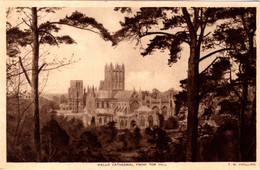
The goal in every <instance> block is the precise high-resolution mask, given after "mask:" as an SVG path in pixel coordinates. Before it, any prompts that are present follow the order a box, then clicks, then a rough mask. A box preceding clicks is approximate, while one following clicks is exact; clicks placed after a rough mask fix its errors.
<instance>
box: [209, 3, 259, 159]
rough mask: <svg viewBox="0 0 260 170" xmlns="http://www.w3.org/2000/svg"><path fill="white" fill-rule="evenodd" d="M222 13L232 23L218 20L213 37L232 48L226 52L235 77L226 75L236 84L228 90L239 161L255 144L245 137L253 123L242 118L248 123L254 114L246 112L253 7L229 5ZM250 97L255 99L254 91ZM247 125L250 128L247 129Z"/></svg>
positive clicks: (252, 79)
mask: <svg viewBox="0 0 260 170" xmlns="http://www.w3.org/2000/svg"><path fill="white" fill-rule="evenodd" d="M225 13H226V15H227V16H228V17H230V18H231V19H232V21H233V23H234V24H230V21H229V22H224V23H222V24H221V25H220V26H218V27H217V29H216V30H215V32H214V38H215V39H216V40H217V42H218V43H219V44H221V45H225V46H227V47H229V48H232V49H233V50H232V51H229V53H228V55H229V56H230V57H231V58H233V59H234V60H235V62H236V63H237V64H238V67H239V69H238V72H236V75H237V78H236V79H232V78H231V77H230V84H236V85H234V87H233V88H232V90H233V91H234V92H235V94H236V95H237V97H238V99H239V104H240V113H239V122H240V123H239V124H240V125H239V136H240V147H239V148H240V152H239V155H240V156H239V157H240V161H248V160H249V159H248V157H249V154H248V153H249V150H250V148H249V146H252V143H255V142H254V141H255V137H252V136H248V134H250V132H252V131H255V130H254V129H255V124H254V123H253V124H251V125H249V126H248V125H246V123H245V122H246V120H251V122H255V120H256V119H255V114H254V113H251V116H248V114H247V115H246V112H247V110H249V107H250V103H252V104H251V106H252V109H251V110H252V111H253V110H254V107H255V106H254V104H253V101H254V99H252V97H251V102H250V99H249V94H250V93H249V88H250V87H253V88H254V89H255V87H256V76H255V75H256V43H255V42H256V40H255V31H256V8H238V9H236V8H230V9H227V10H226V12H225ZM240 89H241V90H240ZM254 98H256V93H255V92H254ZM249 115H250V114H249ZM248 117H251V118H248ZM249 122H250V121H249ZM250 126H251V129H250V130H249V129H248V128H249V127H250ZM255 135H256V134H255ZM255 135H253V136H255ZM252 138H253V139H252ZM248 139H250V140H248ZM249 141H250V142H249Z"/></svg>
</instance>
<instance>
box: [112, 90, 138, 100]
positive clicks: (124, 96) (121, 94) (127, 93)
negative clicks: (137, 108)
mask: <svg viewBox="0 0 260 170" xmlns="http://www.w3.org/2000/svg"><path fill="white" fill-rule="evenodd" d="M133 93H134V91H132V90H124V91H118V92H117V93H116V94H115V96H114V98H115V99H118V100H129V99H130V98H131V96H132V95H133Z"/></svg>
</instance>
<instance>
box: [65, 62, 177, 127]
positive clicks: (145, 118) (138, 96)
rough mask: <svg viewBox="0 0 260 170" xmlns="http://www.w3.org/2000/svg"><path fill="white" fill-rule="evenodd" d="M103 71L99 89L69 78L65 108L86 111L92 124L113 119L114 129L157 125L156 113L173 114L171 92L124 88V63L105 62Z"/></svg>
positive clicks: (104, 122)
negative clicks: (66, 105)
mask: <svg viewBox="0 0 260 170" xmlns="http://www.w3.org/2000/svg"><path fill="white" fill-rule="evenodd" d="M104 72H105V73H104V75H105V77H104V80H102V81H100V85H99V88H94V86H92V87H90V86H88V87H87V89H84V90H83V81H82V80H71V82H70V88H69V90H68V99H69V100H68V101H69V103H68V109H69V110H72V112H84V113H85V114H88V115H89V116H90V117H92V123H95V124H96V125H105V124H107V123H108V122H111V121H115V122H116V127H117V128H118V129H126V128H128V129H131V128H134V127H135V126H138V127H139V128H146V127H152V126H154V125H159V115H160V114H162V115H163V117H164V118H167V117H169V116H172V115H173V110H174V106H173V105H174V95H173V94H171V93H160V92H158V91H155V92H152V93H149V92H147V91H146V92H145V91H144V92H142V91H141V90H140V91H136V90H125V67H124V64H122V65H118V64H116V65H113V64H112V63H111V64H109V65H107V64H106V66H105V69H104ZM89 124H90V122H89Z"/></svg>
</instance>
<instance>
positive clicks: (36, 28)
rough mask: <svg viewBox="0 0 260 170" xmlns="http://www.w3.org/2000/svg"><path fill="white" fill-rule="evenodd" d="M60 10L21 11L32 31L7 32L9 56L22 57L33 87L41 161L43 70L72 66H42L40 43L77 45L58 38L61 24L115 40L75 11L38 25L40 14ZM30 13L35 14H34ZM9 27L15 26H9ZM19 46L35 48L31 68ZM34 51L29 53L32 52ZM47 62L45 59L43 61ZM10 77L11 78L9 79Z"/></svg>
mask: <svg viewBox="0 0 260 170" xmlns="http://www.w3.org/2000/svg"><path fill="white" fill-rule="evenodd" d="M56 9H57V8H36V7H33V8H17V11H18V12H19V13H20V14H25V16H26V18H23V19H22V20H23V21H22V23H23V24H25V25H26V26H28V27H29V29H20V28H19V27H18V26H15V27H12V26H10V28H8V29H7V55H8V56H9V57H16V58H19V63H20V66H21V67H22V70H23V71H22V72H21V73H18V74H19V75H20V74H24V75H25V77H26V79H27V81H28V84H29V85H30V87H31V98H32V101H33V110H34V111H33V112H34V124H35V126H34V145H35V152H36V160H37V161H41V143H40V120H39V75H40V72H41V71H48V70H52V69H56V68H59V67H61V66H64V65H67V64H70V63H71V62H68V63H60V64H59V65H55V66H53V64H50V65H51V66H52V67H51V68H46V67H47V65H48V64H47V63H46V62H43V63H42V65H41V66H39V62H40V60H39V59H40V57H41V55H40V48H39V47H40V44H48V45H58V44H60V43H65V44H72V43H75V42H74V40H73V39H72V38H71V37H70V36H68V35H64V36H54V35H53V34H52V32H58V31H59V30H60V29H61V28H60V25H66V26H70V27H74V28H78V29H83V30H87V31H91V32H94V33H97V34H99V35H100V36H101V37H102V38H103V39H104V40H110V41H112V37H111V36H110V34H109V32H108V31H107V30H106V29H105V28H104V27H103V25H102V24H100V23H98V22H97V21H96V20H95V19H94V18H90V17H87V16H85V15H84V14H82V13H80V12H77V11H76V12H74V13H72V15H71V16H69V17H68V16H67V17H65V18H64V19H60V20H59V21H55V22H50V21H47V22H44V23H41V24H40V23H38V21H39V17H40V16H39V13H40V12H44V13H47V14H48V13H55V10H56ZM28 10H29V11H31V12H30V14H29V13H28ZM8 25H11V24H10V23H8ZM19 47H29V48H30V47H31V50H30V51H32V58H31V63H30V64H28V67H29V66H31V68H30V69H27V70H26V68H25V67H24V64H23V61H22V57H21V56H20V55H21V51H19V50H20V49H19ZM30 51H29V52H28V53H30ZM43 61H44V60H43ZM30 71H31V79H30V78H29V75H28V72H30ZM7 76H16V75H7ZM7 78H8V77H7Z"/></svg>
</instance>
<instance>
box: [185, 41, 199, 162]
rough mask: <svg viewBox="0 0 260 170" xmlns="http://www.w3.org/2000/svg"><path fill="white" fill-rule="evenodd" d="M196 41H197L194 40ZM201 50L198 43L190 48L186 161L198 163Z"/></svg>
mask: <svg viewBox="0 0 260 170" xmlns="http://www.w3.org/2000/svg"><path fill="white" fill-rule="evenodd" d="M194 41H195V40H194ZM199 54H200V52H199V48H198V47H197V46H196V41H195V42H193V43H192V44H191V46H190V58H189V66H188V82H187V102H188V124H187V143H186V145H187V146H186V161H196V156H197V155H196V152H197V133H198V100H199V99H198V96H199V95H198V90H199V83H198V75H199V70H198V58H199Z"/></svg>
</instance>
